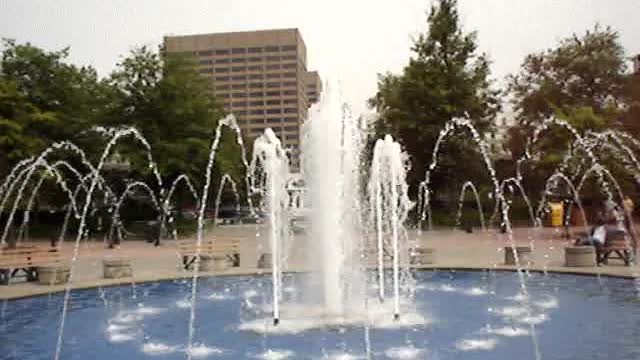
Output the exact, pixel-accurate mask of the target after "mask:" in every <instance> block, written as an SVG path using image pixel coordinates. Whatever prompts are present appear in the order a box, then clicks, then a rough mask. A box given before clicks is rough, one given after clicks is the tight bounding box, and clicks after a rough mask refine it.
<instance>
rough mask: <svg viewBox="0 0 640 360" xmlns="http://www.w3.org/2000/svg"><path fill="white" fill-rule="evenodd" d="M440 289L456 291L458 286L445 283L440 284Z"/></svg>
mask: <svg viewBox="0 0 640 360" xmlns="http://www.w3.org/2000/svg"><path fill="white" fill-rule="evenodd" d="M439 290H440V291H443V292H454V291H456V288H454V287H453V286H451V285H447V284H444V285H440V288H439Z"/></svg>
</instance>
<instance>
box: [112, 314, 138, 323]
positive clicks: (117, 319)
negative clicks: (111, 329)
mask: <svg viewBox="0 0 640 360" xmlns="http://www.w3.org/2000/svg"><path fill="white" fill-rule="evenodd" d="M138 320H141V317H140V316H139V315H136V314H131V313H118V314H117V315H116V316H114V317H113V318H112V319H111V320H110V322H112V323H117V324H131V323H134V322H137V321H138Z"/></svg>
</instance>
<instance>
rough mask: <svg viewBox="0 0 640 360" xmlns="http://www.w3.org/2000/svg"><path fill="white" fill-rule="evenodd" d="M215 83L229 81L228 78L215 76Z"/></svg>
mask: <svg viewBox="0 0 640 360" xmlns="http://www.w3.org/2000/svg"><path fill="white" fill-rule="evenodd" d="M216 81H229V77H228V76H216Z"/></svg>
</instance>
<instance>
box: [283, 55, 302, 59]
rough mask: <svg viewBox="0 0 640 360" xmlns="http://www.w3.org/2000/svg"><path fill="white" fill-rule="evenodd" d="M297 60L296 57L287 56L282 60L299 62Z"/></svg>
mask: <svg viewBox="0 0 640 360" xmlns="http://www.w3.org/2000/svg"><path fill="white" fill-rule="evenodd" d="M297 58H298V57H297V56H295V55H285V56H283V57H282V60H297Z"/></svg>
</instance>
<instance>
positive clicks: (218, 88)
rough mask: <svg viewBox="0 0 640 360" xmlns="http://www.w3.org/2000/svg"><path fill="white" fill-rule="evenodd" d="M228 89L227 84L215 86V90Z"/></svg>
mask: <svg viewBox="0 0 640 360" xmlns="http://www.w3.org/2000/svg"><path fill="white" fill-rule="evenodd" d="M223 90H229V85H220V86H216V91H223Z"/></svg>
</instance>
